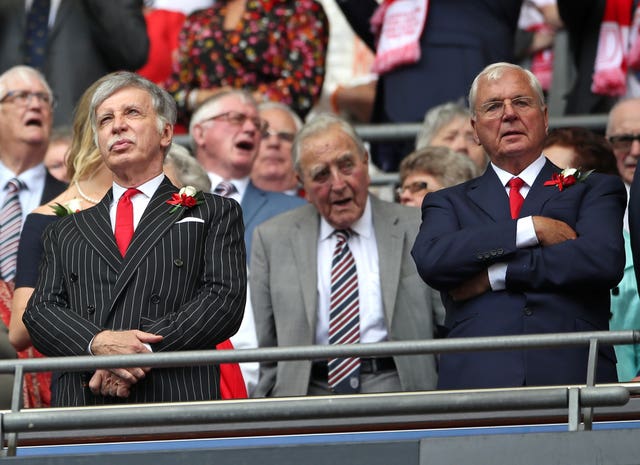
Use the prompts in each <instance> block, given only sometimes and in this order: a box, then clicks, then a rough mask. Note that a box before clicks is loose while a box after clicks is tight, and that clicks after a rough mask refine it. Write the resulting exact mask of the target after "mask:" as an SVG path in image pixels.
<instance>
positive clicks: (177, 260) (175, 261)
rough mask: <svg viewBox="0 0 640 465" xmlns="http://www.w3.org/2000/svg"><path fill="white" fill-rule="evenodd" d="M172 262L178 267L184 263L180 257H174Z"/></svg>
mask: <svg viewBox="0 0 640 465" xmlns="http://www.w3.org/2000/svg"><path fill="white" fill-rule="evenodd" d="M173 264H174V265H175V266H177V267H178V268H180V267H181V266H182V265H184V262H183V261H182V260H181V259H180V258H176V259H175V260H174V261H173Z"/></svg>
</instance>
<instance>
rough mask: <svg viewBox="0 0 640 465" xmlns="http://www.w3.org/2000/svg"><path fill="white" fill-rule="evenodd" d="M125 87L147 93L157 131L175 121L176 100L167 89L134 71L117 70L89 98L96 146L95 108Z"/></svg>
mask: <svg viewBox="0 0 640 465" xmlns="http://www.w3.org/2000/svg"><path fill="white" fill-rule="evenodd" d="M127 87H134V88H137V89H142V90H144V91H146V92H147V93H148V94H149V96H150V97H151V103H152V105H153V109H154V110H155V112H156V115H157V121H156V126H157V127H158V132H160V133H161V132H162V130H163V128H164V126H165V125H166V124H167V123H168V124H170V125H172V126H173V125H174V124H175V123H176V116H177V109H176V102H175V100H173V98H172V97H171V96H170V95H169V94H168V93H167V91H165V90H164V89H161V88H160V87H158V86H157V85H155V84H154V83H153V82H151V81H149V80H148V79H145V78H143V77H142V76H140V75H138V74H136V73H132V72H130V71H118V72H116V73H112V74H111V75H110V76H109V77H107V78H106V79H105V80H104V82H102V83H101V84H100V85H99V86H98V87H97V88H96V90H95V92H94V93H93V97H92V98H91V104H90V105H89V117H90V118H91V127H92V129H93V134H94V139H95V143H96V146H97V145H98V130H97V128H98V125H97V121H96V109H97V108H98V107H99V106H100V105H101V104H102V103H103V102H104V101H105V100H107V99H108V98H109V97H111V96H112V95H113V94H115V93H116V92H118V91H119V90H121V89H124V88H127ZM166 150H167V151H168V150H169V148H168V147H167V149H166Z"/></svg>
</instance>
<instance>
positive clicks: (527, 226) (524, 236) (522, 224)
mask: <svg viewBox="0 0 640 465" xmlns="http://www.w3.org/2000/svg"><path fill="white" fill-rule="evenodd" d="M546 161H547V159H546V158H545V156H544V155H540V156H539V157H538V158H537V159H536V160H535V161H534V162H533V163H531V164H530V165H529V166H527V167H526V168H525V169H524V170H523V171H522V172H520V173H519V174H518V175H513V174H511V173H509V172H508V171H505V170H503V169H501V168H498V167H497V166H496V165H494V164H493V163H491V168H493V170H494V171H495V172H496V174H497V175H498V178H499V179H500V182H501V183H502V185H503V186H505V194H506V195H507V197H508V196H509V190H510V188H509V187H508V186H507V183H508V182H509V181H510V180H511V178H513V177H516V176H517V177H518V178H520V179H522V180H523V181H524V185H523V186H522V187H521V188H520V194H522V197H524V198H525V199H526V198H527V194H529V190H530V189H531V186H532V185H533V182H534V181H535V180H536V178H537V177H538V174H540V171H542V168H543V167H544V164H545V163H546ZM537 244H538V237H537V236H536V230H535V228H534V226H533V217H531V216H527V217H525V218H519V219H518V223H517V225H516V247H518V248H519V249H523V248H525V247H532V246H534V245H537ZM488 273H489V284H490V285H491V289H492V290H494V291H501V290H503V289H506V287H507V286H506V278H507V264H506V263H494V264H493V265H491V266H490V267H489V269H488Z"/></svg>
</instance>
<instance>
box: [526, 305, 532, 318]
mask: <svg viewBox="0 0 640 465" xmlns="http://www.w3.org/2000/svg"><path fill="white" fill-rule="evenodd" d="M524 314H525V316H531V315H533V311H532V310H531V309H529V308H527V307H525V309H524Z"/></svg>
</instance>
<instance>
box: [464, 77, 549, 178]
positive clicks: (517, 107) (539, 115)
mask: <svg viewBox="0 0 640 465" xmlns="http://www.w3.org/2000/svg"><path fill="white" fill-rule="evenodd" d="M475 105H476V108H475V110H476V116H475V120H473V121H472V125H473V128H474V131H475V134H476V139H477V140H478V141H479V142H480V143H481V144H482V146H483V147H484V148H485V150H486V152H487V153H488V155H489V157H490V158H491V161H493V162H494V163H495V164H496V165H497V166H499V167H501V168H503V169H506V170H507V171H510V169H508V168H509V167H512V166H518V167H522V166H525V167H526V166H527V165H528V164H530V163H531V162H533V161H534V160H535V159H536V158H537V157H538V156H540V154H541V153H542V146H543V145H544V139H545V136H546V132H547V126H548V121H547V108H546V107H545V106H541V105H540V102H539V100H538V97H537V96H536V93H535V91H534V90H533V89H532V88H531V86H530V85H529V81H528V79H527V75H526V74H525V73H524V72H522V71H519V70H511V69H507V70H504V72H503V73H502V76H500V78H498V79H492V80H488V79H486V77H485V78H483V79H481V80H480V83H479V85H478V92H477V96H476V103H475Z"/></svg>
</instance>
